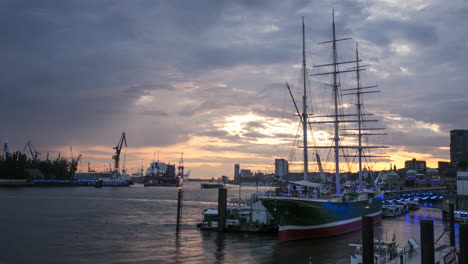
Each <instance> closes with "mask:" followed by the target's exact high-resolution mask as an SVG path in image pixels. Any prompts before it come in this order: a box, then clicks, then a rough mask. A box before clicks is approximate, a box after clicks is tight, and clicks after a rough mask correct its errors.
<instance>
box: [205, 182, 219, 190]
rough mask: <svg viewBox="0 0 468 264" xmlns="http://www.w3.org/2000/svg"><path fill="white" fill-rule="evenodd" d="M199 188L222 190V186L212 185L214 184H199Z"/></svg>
mask: <svg viewBox="0 0 468 264" xmlns="http://www.w3.org/2000/svg"><path fill="white" fill-rule="evenodd" d="M200 187H201V188H202V189H221V188H224V184H222V183H214V182H209V183H200Z"/></svg>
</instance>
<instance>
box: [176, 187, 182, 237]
mask: <svg viewBox="0 0 468 264" xmlns="http://www.w3.org/2000/svg"><path fill="white" fill-rule="evenodd" d="M182 200H183V191H182V188H180V187H179V193H178V197H177V224H176V234H179V232H180V219H181V218H182Z"/></svg>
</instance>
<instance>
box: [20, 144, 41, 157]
mask: <svg viewBox="0 0 468 264" xmlns="http://www.w3.org/2000/svg"><path fill="white" fill-rule="evenodd" d="M26 148H29V152H30V153H31V158H32V159H33V160H36V159H37V156H38V155H40V154H41V153H40V152H38V151H37V150H36V148H35V147H34V145H33V144H32V143H31V140H29V141H28V142H27V143H26V145H25V146H24V148H23V153H25V151H26Z"/></svg>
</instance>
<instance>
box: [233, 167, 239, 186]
mask: <svg viewBox="0 0 468 264" xmlns="http://www.w3.org/2000/svg"><path fill="white" fill-rule="evenodd" d="M239 170H240V167H239V164H234V182H236V183H239V181H240V173H239Z"/></svg>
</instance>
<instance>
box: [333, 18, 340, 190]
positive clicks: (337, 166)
mask: <svg viewBox="0 0 468 264" xmlns="http://www.w3.org/2000/svg"><path fill="white" fill-rule="evenodd" d="M332 24H333V42H332V43H333V97H334V103H335V123H334V130H335V135H334V137H333V140H334V143H335V149H334V150H335V187H336V194H340V187H341V185H340V182H341V177H340V156H339V154H340V153H339V151H340V150H339V144H340V137H339V135H338V58H337V57H338V56H337V53H336V33H335V10H333V23H332Z"/></svg>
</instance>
